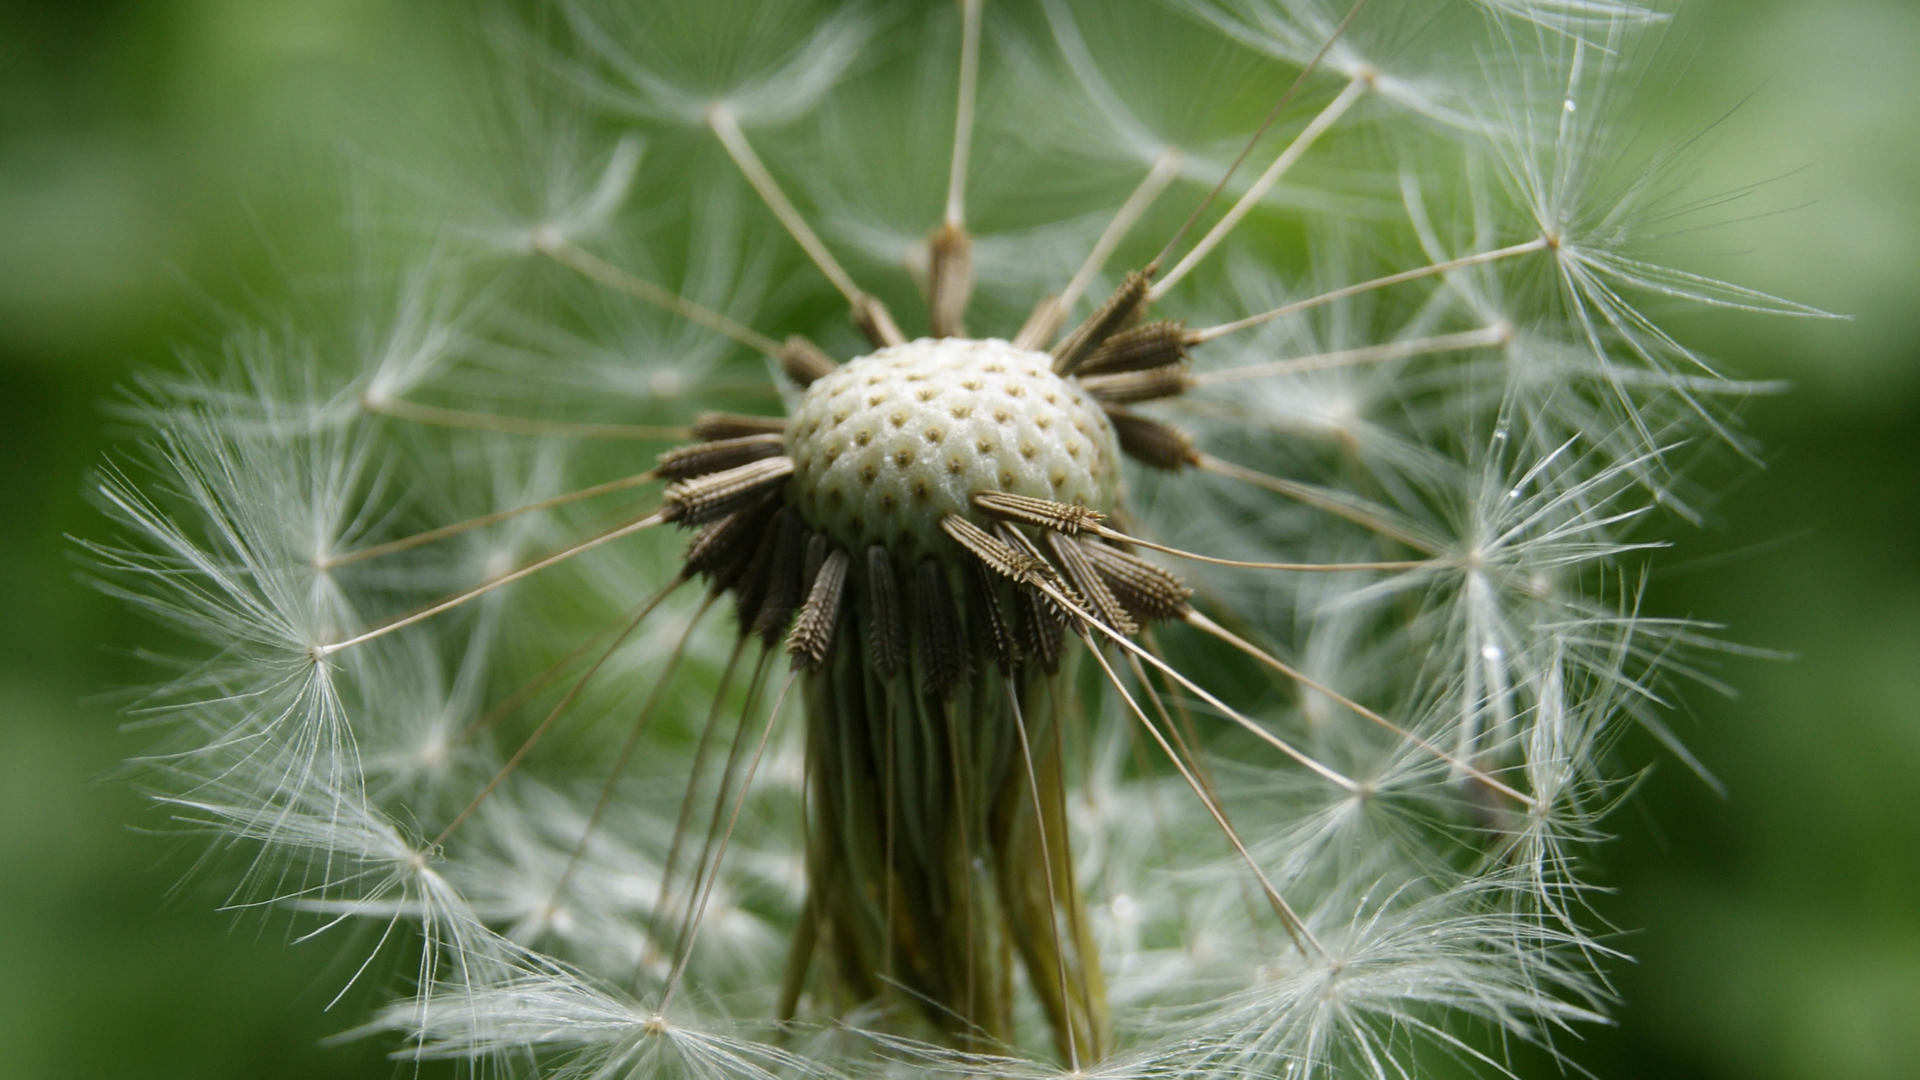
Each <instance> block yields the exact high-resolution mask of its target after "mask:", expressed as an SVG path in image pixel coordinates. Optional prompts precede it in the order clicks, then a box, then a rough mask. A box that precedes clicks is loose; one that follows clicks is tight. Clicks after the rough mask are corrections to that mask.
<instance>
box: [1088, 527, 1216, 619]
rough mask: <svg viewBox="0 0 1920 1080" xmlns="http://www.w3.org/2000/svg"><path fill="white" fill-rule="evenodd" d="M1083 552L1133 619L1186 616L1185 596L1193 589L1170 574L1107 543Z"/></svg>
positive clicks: (1096, 545) (1089, 545)
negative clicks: (1131, 614)
mask: <svg viewBox="0 0 1920 1080" xmlns="http://www.w3.org/2000/svg"><path fill="white" fill-rule="evenodd" d="M1085 551H1086V555H1087V558H1088V559H1089V560H1090V561H1091V562H1092V563H1093V568H1094V570H1095V571H1097V572H1098V573H1099V575H1100V577H1101V579H1102V580H1103V581H1105V582H1106V584H1107V587H1108V588H1109V589H1112V590H1113V595H1114V597H1115V598H1116V599H1118V600H1119V601H1120V602H1121V603H1122V604H1125V605H1126V606H1127V610H1128V611H1130V612H1132V613H1133V616H1134V618H1136V619H1138V620H1141V621H1146V620H1152V619H1178V618H1180V617H1181V616H1183V615H1185V614H1186V611H1187V597H1189V596H1192V595H1193V590H1192V589H1190V588H1188V587H1187V584H1186V583H1185V582H1183V581H1181V580H1180V579H1179V578H1177V577H1175V576H1174V575H1173V574H1171V573H1169V572H1168V571H1166V570H1163V569H1161V568H1160V567H1158V566H1155V565H1154V564H1152V563H1150V562H1148V561H1146V560H1145V559H1142V558H1140V557H1139V556H1137V555H1132V554H1129V553H1127V552H1124V551H1120V550H1118V549H1116V548H1114V547H1112V546H1110V545H1107V544H1102V543H1089V544H1087V545H1085Z"/></svg>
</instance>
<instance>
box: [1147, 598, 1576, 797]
mask: <svg viewBox="0 0 1920 1080" xmlns="http://www.w3.org/2000/svg"><path fill="white" fill-rule="evenodd" d="M1183 618H1184V619H1185V621H1186V623H1187V625H1188V626H1191V627H1193V628H1194V629H1196V630H1199V631H1200V632H1202V633H1204V634H1207V635H1208V636H1210V637H1213V638H1215V639H1217V640H1220V641H1224V642H1226V643H1227V644H1229V645H1231V646H1233V647H1234V648H1236V649H1238V650H1240V651H1241V652H1243V653H1246V654H1247V655H1248V656H1251V657H1253V658H1254V659H1255V660H1258V661H1260V662H1261V663H1262V664H1265V665H1266V666H1268V667H1270V668H1272V669H1273V670H1275V671H1277V672H1279V673H1280V674H1282V675H1285V676H1286V677H1287V678H1289V679H1292V680H1293V681H1294V682H1296V683H1298V684H1300V685H1301V686H1304V687H1306V688H1307V689H1309V690H1312V691H1314V692H1315V693H1318V694H1323V695H1325V696H1326V697H1329V698H1332V699H1333V700H1334V701H1337V702H1339V703H1340V704H1341V705H1344V706H1346V707H1347V708H1349V709H1351V710H1353V711H1354V712H1355V713H1357V714H1359V715H1360V716H1362V717H1364V718H1366V719H1367V720H1370V721H1372V722H1373V723H1375V724H1378V725H1380V726H1381V727H1383V728H1385V729H1387V730H1388V731H1391V732H1393V733H1394V734H1395V735H1398V736H1400V737H1401V738H1403V739H1406V740H1407V741H1408V742H1411V743H1413V744H1414V745H1416V746H1418V747H1420V748H1421V749H1422V750H1425V751H1427V752H1428V753H1430V754H1432V755H1433V756H1434V757H1437V758H1439V759H1440V760H1442V761H1444V762H1446V763H1447V764H1449V765H1451V766H1453V767H1454V768H1456V769H1458V770H1460V771H1461V772H1464V773H1466V774H1467V775H1469V776H1472V777H1473V778H1474V779H1476V780H1478V781H1480V782H1481V783H1483V784H1485V785H1487V786H1488V787H1490V788H1492V789H1494V790H1495V791H1498V792H1500V793H1501V794H1502V795H1505V796H1507V797H1508V798H1511V799H1513V800H1514V801H1516V802H1518V803H1520V804H1521V805H1523V806H1525V807H1527V808H1528V809H1529V810H1537V809H1539V804H1538V803H1537V802H1536V801H1535V800H1534V798H1533V797H1532V796H1530V795H1526V794H1523V793H1522V792H1520V791H1517V790H1515V789H1514V788H1512V787H1509V786H1507V785H1506V784H1504V783H1502V782H1500V781H1499V780H1497V779H1495V778H1494V777H1492V776H1490V775H1488V774H1487V773H1486V772H1484V771H1483V770H1481V769H1479V768H1478V767H1476V766H1474V765H1472V764H1470V763H1468V762H1466V761H1463V760H1461V759H1460V758H1458V757H1455V756H1454V755H1453V754H1450V753H1448V752H1447V751H1445V750H1442V749H1440V747H1438V746H1435V745H1434V744H1433V743H1432V742H1430V741H1428V740H1427V739H1425V738H1423V737H1421V736H1420V735H1418V734H1415V733H1414V732H1412V731H1409V730H1408V729H1407V728H1405V727H1402V726H1401V725H1399V724H1396V723H1394V722H1393V721H1392V720H1389V719H1387V718H1386V717H1384V716H1382V715H1380V714H1379V713H1377V712H1375V711H1374V710H1372V709H1369V708H1367V707H1366V706H1365V705H1362V704H1360V703H1359V702H1357V701H1355V700H1353V699H1352V698H1350V697H1348V696H1347V695H1345V694H1342V693H1341V692H1340V691H1338V690H1335V689H1333V688H1332V687H1329V686H1327V685H1326V684H1325V683H1322V682H1320V681H1319V680H1317V679H1314V678H1312V677H1311V676H1309V675H1307V674H1306V673H1305V672H1303V671H1301V670H1300V669H1299V668H1296V667H1294V666H1292V665H1291V664H1288V663H1286V662H1285V661H1282V660H1281V659H1280V658H1278V657H1276V656H1274V655H1273V654H1272V653H1269V652H1267V651H1266V650H1265V649H1262V648H1260V647H1259V646H1257V645H1255V644H1253V643H1252V642H1250V641H1248V640H1246V639H1245V638H1242V637H1240V636H1239V635H1237V634H1235V633H1234V632H1233V631H1231V630H1228V629H1227V628H1226V627H1224V626H1221V625H1220V624H1219V623H1217V622H1214V621H1213V620H1212V619H1209V618H1207V617H1206V616H1205V615H1203V614H1201V613H1200V612H1199V611H1197V610H1194V609H1192V608H1189V609H1188V610H1187V612H1186V614H1185V615H1184V616H1183Z"/></svg>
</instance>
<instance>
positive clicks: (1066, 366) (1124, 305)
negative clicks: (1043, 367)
mask: <svg viewBox="0 0 1920 1080" xmlns="http://www.w3.org/2000/svg"><path fill="white" fill-rule="evenodd" d="M1151 284H1152V281H1151V280H1150V279H1149V278H1148V277H1147V275H1145V274H1143V273H1140V272H1139V271H1138V270H1135V271H1133V272H1131V273H1129V274H1128V275H1127V276H1126V279H1125V280H1124V281H1122V282H1121V283H1120V287H1119V288H1118V289H1115V290H1114V291H1113V295H1112V296H1109V297H1107V302H1106V303H1104V304H1101V305H1100V307H1099V309H1098V310H1097V311H1095V312H1094V313H1093V314H1091V315H1089V316H1087V319H1086V321H1085V322H1083V323H1081V324H1080V325H1079V326H1077V327H1075V328H1074V330H1073V332H1072V333H1070V334H1068V335H1067V336H1066V337H1064V338H1061V339H1060V343H1059V344H1057V345H1055V346H1054V347H1053V370H1054V373H1055V374H1058V375H1071V374H1073V373H1074V372H1075V371H1077V370H1079V368H1080V365H1081V364H1082V363H1083V362H1085V360H1086V359H1087V357H1089V356H1091V355H1093V351H1094V350H1095V349H1097V348H1099V347H1100V346H1101V345H1102V344H1103V343H1105V341H1106V340H1107V339H1108V338H1110V337H1112V336H1113V335H1114V334H1116V333H1118V332H1120V331H1121V330H1124V329H1126V328H1127V327H1128V326H1129V325H1131V324H1132V322H1133V320H1135V319H1137V318H1139V317H1140V308H1141V306H1142V305H1144V304H1145V303H1146V302H1147V289H1148V287H1149V286H1150V285H1151Z"/></svg>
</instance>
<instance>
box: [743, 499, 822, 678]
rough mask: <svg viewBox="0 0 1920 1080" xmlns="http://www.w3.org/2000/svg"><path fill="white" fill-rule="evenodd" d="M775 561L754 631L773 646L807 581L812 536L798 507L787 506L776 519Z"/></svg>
mask: <svg viewBox="0 0 1920 1080" xmlns="http://www.w3.org/2000/svg"><path fill="white" fill-rule="evenodd" d="M773 525H774V529H773V535H774V537H775V539H774V541H773V543H774V552H773V562H772V563H771V564H770V565H769V567H768V569H767V595H766V599H764V600H762V601H761V603H760V610H759V611H758V612H756V613H755V614H754V617H753V631H754V633H757V634H759V635H760V636H761V637H762V638H763V639H765V640H766V642H767V644H768V645H769V646H771V645H772V644H773V643H774V642H776V641H778V640H780V635H781V634H783V633H785V632H786V629H787V624H788V623H790V622H792V621H793V610H794V608H796V607H798V606H800V599H801V596H802V593H803V590H804V589H805V588H806V583H807V581H808V580H809V579H808V578H807V576H806V565H805V561H806V551H807V542H808V540H809V538H810V536H811V533H810V531H809V530H808V529H807V526H806V522H804V521H802V520H801V518H800V514H799V512H798V511H796V510H794V509H793V508H792V507H786V508H784V509H782V510H781V511H780V514H779V516H778V517H777V518H776V519H775V521H774V523H773Z"/></svg>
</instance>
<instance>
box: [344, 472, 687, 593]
mask: <svg viewBox="0 0 1920 1080" xmlns="http://www.w3.org/2000/svg"><path fill="white" fill-rule="evenodd" d="M656 479H659V476H658V474H657V473H655V472H654V471H652V470H649V471H647V472H643V473H635V474H633V475H632V476H623V477H620V478H619V479H617V480H608V481H607V482H605V483H603V484H595V485H593V486H592V487H584V488H581V489H579V490H578V491H569V492H565V493H563V494H559V495H553V496H549V497H547V498H545V499H540V500H538V501H535V502H530V503H526V504H525V505H522V506H514V507H509V508H508V509H505V510H495V511H494V512H493V513H491V514H482V515H480V516H479V517H475V518H468V519H466V520H465V521H456V522H453V523H452V524H450V525H442V526H440V527H439V528H437V529H428V530H426V531H425V532H418V533H414V534H413V535H412V536H403V537H401V538H399V539H398V540H388V541H386V542H384V543H380V544H373V545H371V546H369V547H363V548H356V549H354V550H353V551H344V552H341V553H340V554H338V555H330V556H327V557H326V558H324V559H320V560H318V561H317V563H316V565H317V566H318V567H319V569H322V570H332V569H334V568H336V567H341V566H348V565H351V564H353V563H357V562H363V561H365V560H367V559H375V558H379V557H380V556H382V555H391V554H393V553H394V552H396V551H405V550H407V549H409V548H416V547H420V546H422V545H424V544H431V543H433V542H434V541H436V540H445V539H446V538H448V537H450V536H458V535H460V534H461V533H464V532H468V531H470V530H472V529H479V528H484V527H486V526H488V525H495V524H498V523H499V522H502V521H507V520H510V519H512V518H516V517H519V516H520V515H522V514H532V513H537V512H539V511H542V510H553V509H556V508H558V507H562V506H567V505H569V504H571V503H576V502H581V501H583V500H586V499H592V498H597V497H599V496H601V495H611V494H613V493H614V492H616V491H626V490H628V489H629V488H636V487H640V486H642V485H644V484H650V483H652V482H653V481H654V480H656Z"/></svg>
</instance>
